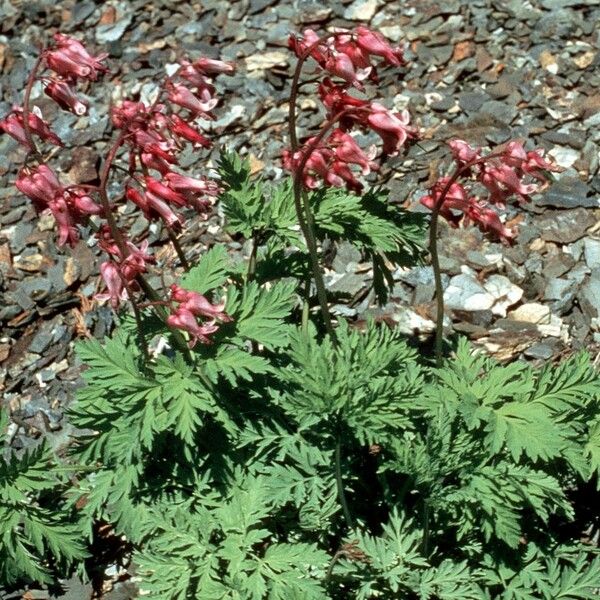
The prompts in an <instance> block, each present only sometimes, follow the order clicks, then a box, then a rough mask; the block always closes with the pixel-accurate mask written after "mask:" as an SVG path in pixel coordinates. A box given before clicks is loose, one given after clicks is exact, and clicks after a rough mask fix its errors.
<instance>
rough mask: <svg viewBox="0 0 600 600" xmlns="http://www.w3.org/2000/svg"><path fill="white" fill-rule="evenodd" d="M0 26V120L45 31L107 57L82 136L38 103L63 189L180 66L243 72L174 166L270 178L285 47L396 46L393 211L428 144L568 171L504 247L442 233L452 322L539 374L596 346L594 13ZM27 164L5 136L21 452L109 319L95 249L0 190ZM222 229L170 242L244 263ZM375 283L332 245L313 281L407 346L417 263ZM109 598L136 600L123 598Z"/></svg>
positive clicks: (75, 7)
mask: <svg viewBox="0 0 600 600" xmlns="http://www.w3.org/2000/svg"><path fill="white" fill-rule="evenodd" d="M0 16H2V19H1V20H0V75H1V78H0V115H3V114H5V113H6V112H7V111H8V110H9V109H10V106H11V104H12V103H13V102H20V101H21V91H22V90H23V88H24V82H25V79H26V77H27V74H28V69H29V68H30V67H31V66H32V64H33V62H34V60H35V56H36V55H35V52H36V51H35V48H36V45H37V44H38V42H39V40H40V39H45V38H48V37H49V36H50V34H51V33H53V32H54V31H57V30H60V31H62V32H64V33H69V34H73V35H75V36H76V37H79V38H80V39H83V40H85V42H86V44H88V45H89V47H90V48H92V49H94V51H102V50H106V51H107V52H109V54H110V68H111V74H110V76H109V78H108V79H109V82H110V86H109V87H108V86H106V85H103V84H97V85H95V86H94V87H91V88H89V90H88V93H89V96H90V103H91V106H92V107H93V108H92V109H91V110H90V114H89V116H88V117H86V118H83V119H77V123H76V119H75V117H74V116H73V115H70V114H67V113H64V112H57V111H55V109H54V107H53V106H52V102H51V101H49V100H47V99H44V98H35V100H34V103H35V104H37V105H39V106H40V107H41V108H42V110H43V112H44V115H45V116H46V117H48V118H49V120H50V121H51V122H52V123H53V124H54V127H55V130H56V131H57V133H58V134H59V135H60V136H61V137H62V138H63V140H64V141H65V142H66V146H67V148H66V149H65V150H64V151H61V153H60V155H59V156H57V161H58V163H59V165H60V170H61V172H62V173H63V174H64V176H65V178H68V179H69V180H70V181H72V182H85V181H93V180H94V179H95V177H96V176H97V166H98V161H99V158H100V157H101V156H102V154H103V151H104V149H105V148H106V144H107V142H108V141H109V140H110V135H111V134H110V128H109V123H108V119H107V109H108V106H109V103H110V102H114V101H117V100H119V99H121V98H125V97H128V96H130V95H131V94H134V93H140V94H141V96H142V98H144V97H148V96H151V94H152V92H153V90H154V89H155V88H154V84H153V83H152V81H153V80H157V79H159V78H160V77H161V76H162V74H163V73H164V68H165V65H168V64H172V63H174V62H175V61H176V60H177V58H179V57H181V56H182V55H184V54H187V55H190V56H192V57H197V56H200V55H205V56H210V57H221V58H224V59H228V60H235V61H236V63H237V64H238V65H239V71H238V73H237V74H236V75H235V76H234V77H231V78H223V79H222V80H220V81H219V84H220V85H221V91H222V96H223V103H222V106H221V107H220V109H219V110H218V115H219V118H218V119H217V120H216V121H215V122H214V123H213V124H212V125H211V129H212V132H211V135H212V137H213V138H215V139H216V140H217V143H216V144H215V149H214V150H213V152H212V154H211V155H210V156H207V155H206V154H201V153H200V154H199V153H197V154H194V155H193V154H189V155H187V156H186V157H185V160H184V164H183V166H184V167H186V168H189V171H190V173H191V174H205V173H207V172H209V171H210V167H212V166H214V165H215V161H216V158H217V156H218V152H219V149H220V148H221V147H222V146H223V145H225V146H228V147H229V148H233V149H236V150H238V151H239V152H240V153H243V154H245V155H248V156H249V158H250V160H251V164H252V167H253V169H254V170H255V171H256V172H262V173H263V174H264V175H265V176H267V177H274V178H276V177H279V176H280V175H281V168H280V160H279V157H280V153H281V150H282V148H283V147H284V144H285V143H286V125H287V117H286V106H287V95H288V93H289V83H290V78H291V72H292V68H293V64H294V59H293V56H292V54H291V53H290V52H289V51H288V50H287V47H286V44H287V36H288V35H289V33H290V32H292V31H298V30H301V29H303V28H304V27H312V28H314V29H317V30H319V29H323V28H326V27H330V26H346V27H348V26H352V25H355V24H358V23H359V22H362V23H369V24H370V25H371V26H372V27H374V28H377V29H379V30H380V31H381V32H382V33H384V34H385V35H386V36H387V37H388V38H389V39H391V40H392V41H394V42H401V41H405V42H406V43H407V44H408V49H407V53H406V57H407V58H408V59H409V66H408V67H407V68H406V69H405V73H404V75H403V77H401V78H398V77H397V74H395V73H392V72H387V73H384V75H383V77H382V78H381V79H382V80H381V83H380V85H379V86H378V89H377V90H375V91H376V93H377V94H378V95H379V96H381V97H382V98H383V101H384V102H385V103H387V104H388V105H389V106H395V107H396V108H398V109H401V108H405V107H406V108H408V109H409V110H410V112H411V114H412V115H413V119H414V121H415V122H416V123H417V124H418V125H419V126H420V127H421V129H422V130H423V131H424V132H425V139H424V140H423V141H422V142H421V143H420V144H419V145H418V146H413V147H412V148H411V150H410V151H409V152H408V154H407V155H406V156H404V157H400V158H397V159H395V161H394V163H393V164H391V165H389V166H388V168H387V169H386V170H384V172H383V176H384V177H385V179H386V180H387V182H388V185H389V187H390V188H391V190H392V194H391V199H392V201H393V202H396V203H398V204H404V205H407V206H413V207H414V208H415V210H419V206H418V198H419V196H420V195H422V194H423V193H424V192H425V189H426V184H427V181H428V180H429V179H430V175H431V166H432V165H438V164H444V163H443V161H444V160H446V161H447V156H448V154H447V150H446V149H445V148H444V147H443V145H441V144H440V143H438V140H443V139H447V138H448V137H449V136H460V137H462V138H464V139H466V140H467V141H469V142H471V143H474V144H480V145H485V144H498V143H503V142H505V141H507V140H508V139H511V138H521V139H526V140H529V143H530V144H531V145H532V146H535V147H543V148H545V149H546V150H547V151H548V152H549V154H550V155H551V156H552V157H553V159H554V160H555V162H557V163H558V164H559V165H560V166H562V167H563V168H564V171H563V172H562V173H560V174H559V181H558V182H557V183H555V184H554V185H553V186H552V188H551V189H549V190H548V191H546V192H545V193H544V194H542V195H541V196H539V197H537V198H535V202H534V203H533V204H530V205H528V206H526V207H525V210H521V209H519V211H518V212H517V211H516V210H513V211H512V212H511V213H510V215H509V218H510V219H511V221H512V222H513V223H515V224H518V225H519V231H520V234H519V237H518V240H517V242H516V243H515V244H514V245H513V246H512V247H507V246H503V245H501V244H497V243H492V242H490V241H489V240H487V239H485V238H484V237H483V236H482V235H481V234H480V233H479V232H478V231H475V230H474V229H465V230H452V231H449V230H448V229H444V230H443V231H442V237H443V242H442V244H441V247H442V252H443V256H442V263H443V269H444V272H445V281H446V283H447V286H448V287H447V291H446V303H447V307H448V309H449V312H448V315H449V317H450V318H449V320H448V324H449V325H450V324H451V325H452V327H453V328H454V329H455V330H456V331H459V332H462V333H463V334H465V335H468V336H469V337H470V338H471V339H472V340H473V341H474V342H475V343H477V344H479V345H480V346H482V347H484V348H485V349H486V350H487V351H488V352H490V353H491V354H493V355H494V356H496V357H498V358H499V359H501V360H508V359H513V358H517V357H524V358H526V359H528V360H532V361H548V360H554V359H558V358H559V357H560V356H562V355H564V354H566V353H569V352H571V351H572V350H574V349H578V348H582V347H588V348H589V349H590V350H591V351H592V352H593V353H596V352H597V350H598V348H600V317H599V315H600V210H599V208H600V174H599V172H598V165H599V144H600V95H599V94H598V89H600V68H599V67H600V52H599V49H600V27H598V25H599V22H600V0H581V1H578V0H531V1H530V2H527V1H523V0H502V1H500V0H497V1H492V0H445V1H444V2H435V1H431V0H407V1H405V2H396V1H392V2H384V1H382V0H355V1H352V0H351V1H349V2H344V1H341V2H334V3H322V2H277V1H275V0H250V1H245V0H242V1H232V2H222V1H218V0H207V1H204V2H201V3H200V2H198V3H187V2H173V1H169V0H150V1H148V0H143V1H142V0H134V1H132V2H118V1H117V2H115V1H109V2H91V1H89V0H87V1H83V2H70V1H65V2H59V3H57V4H55V5H54V6H53V7H50V6H49V4H48V3H45V2H42V1H40V2H31V1H30V2H18V3H17V2H15V3H14V4H11V3H10V2H8V1H7V0H1V1H0ZM107 89H109V90H110V94H111V95H110V97H109V95H108V94H105V91H106V90H107ZM303 92H304V96H303V97H301V99H300V102H301V105H302V108H303V113H302V114H303V119H304V121H303V124H304V126H305V127H306V128H310V127H315V126H317V125H318V124H319V123H320V122H321V116H320V114H319V112H318V110H317V104H316V103H315V102H314V100H313V98H314V90H313V89H312V88H311V86H305V87H304V88H303ZM22 157H23V154H22V151H21V150H20V149H19V148H17V146H16V144H15V143H14V142H13V140H12V139H10V138H8V137H7V136H1V137H0V177H1V178H2V182H3V186H2V188H1V189H0V199H1V209H0V293H1V294H2V298H1V302H0V391H1V392H2V395H3V398H4V402H5V404H6V406H7V407H8V409H9V410H10V411H11V415H12V424H11V429H10V433H11V443H12V445H13V446H14V447H15V448H23V447H28V446H30V445H32V444H35V443H36V439H37V438H39V437H41V436H44V435H45V436H47V437H48V438H49V439H50V440H51V442H52V443H53V444H54V446H55V447H59V446H62V445H63V444H65V443H66V442H67V441H68V439H69V435H70V433H71V431H70V429H69V425H68V423H66V422H65V419H64V418H63V411H64V409H65V407H66V406H67V405H68V403H69V402H70V400H71V399H72V397H73V393H74V390H75V389H76V387H77V386H78V385H79V382H80V379H79V372H80V368H79V366H78V364H77V362H76V360H75V358H74V356H73V342H74V341H75V340H77V339H78V338H81V337H82V336H86V335H93V336H96V337H102V336H103V335H104V334H106V333H107V332H109V331H110V329H111V326H112V323H113V317H112V314H111V311H110V309H109V308H107V307H105V306H99V305H97V304H96V303H95V302H94V301H93V300H92V297H93V295H94V293H95V292H96V291H97V289H98V268H97V266H98V260H97V257H98V255H99V252H98V249H97V248H96V246H95V245H94V243H93V241H92V240H91V239H90V241H89V243H88V240H87V239H86V236H85V235H84V236H83V240H82V241H81V242H80V243H79V244H78V246H77V247H76V248H75V249H74V251H72V252H71V251H69V250H68V249H57V247H56V245H55V234H54V227H53V222H52V219H50V218H46V217H42V218H39V217H37V216H36V215H35V213H34V211H33V208H32V207H31V205H30V203H29V201H28V200H26V199H25V198H23V197H22V196H21V195H19V194H18V193H17V192H16V191H15V189H14V187H13V186H12V182H13V181H14V179H15V174H16V168H17V166H18V165H20V163H21V161H22ZM114 191H115V192H118V191H119V190H118V188H116V189H115V190H114ZM124 218H126V219H127V218H128V219H129V221H130V225H131V229H130V231H131V232H132V234H134V235H135V234H137V235H142V234H144V235H147V236H148V240H149V242H150V244H151V246H153V247H154V249H155V251H158V253H159V255H160V256H162V257H163V258H164V259H165V260H169V259H170V258H172V257H171V254H170V250H169V249H168V248H167V247H162V246H164V238H165V236H164V232H161V231H160V230H159V229H156V228H154V227H151V228H149V229H148V226H147V223H146V222H145V220H144V219H143V218H141V217H137V215H136V214H133V212H130V214H129V215H125V216H124ZM218 223H219V217H218V215H215V216H214V217H213V218H212V219H211V220H210V221H209V222H208V223H196V222H193V223H191V224H190V227H189V231H188V233H187V234H186V236H185V238H184V243H185V247H186V249H187V251H188V252H189V253H190V255H192V256H194V255H198V254H199V253H201V252H202V250H203V248H205V247H206V246H207V245H208V244H212V243H214V242H215V241H218V242H222V243H226V244H228V245H229V248H230V249H231V252H244V250H245V248H244V247H243V246H242V245H241V244H240V243H239V242H238V241H233V240H231V239H228V238H226V237H223V234H222V233H220V232H219V231H218V227H217V225H218ZM370 277H371V275H370V273H369V270H368V268H365V265H362V264H361V257H360V255H359V254H357V253H356V251H355V250H354V249H352V248H351V247H345V246H342V247H341V248H339V250H338V253H337V255H336V256H335V258H334V259H333V261H332V263H331V266H330V269H329V272H328V274H327V279H328V284H329V286H330V288H331V290H332V291H335V292H337V293H338V294H339V296H340V298H342V302H341V303H340V304H339V305H337V306H336V310H337V311H338V312H339V313H342V314H344V315H346V316H349V317H355V318H357V319H358V318H362V317H364V315H365V314H366V313H367V312H371V313H376V314H379V315H385V316H386V318H387V319H391V320H393V321H395V322H397V323H398V327H400V328H402V329H403V330H404V331H406V332H407V333H409V334H412V333H415V332H416V331H419V332H421V333H425V334H426V333H427V332H430V331H432V329H433V322H432V315H433V314H434V305H433V302H432V300H433V292H434V289H433V278H432V273H431V270H430V269H429V268H428V267H418V268H414V269H412V270H399V271H398V272H397V273H396V276H395V279H396V287H395V289H394V293H393V294H392V298H391V300H390V302H389V303H388V305H386V306H384V307H381V308H374V307H373V297H372V295H371V294H370V293H369V291H368V290H369V285H370ZM110 575H111V576H115V573H114V572H113V573H110ZM31 593H33V592H31ZM44 594H46V593H45V592H43V591H40V592H39V595H30V596H27V598H30V599H33V598H46V597H48V596H47V594H46V595H44ZM86 594H89V590H88V588H86V587H85V586H83V587H82V585H81V584H80V583H78V582H77V581H75V580H73V581H71V582H69V585H67V593H66V595H63V596H60V597H62V598H70V599H75V598H85V597H86ZM14 597H15V598H16V597H21V596H20V595H17V596H14ZM105 597H106V598H110V599H112V600H116V599H117V598H119V599H125V598H128V597H130V593H129V591H128V589H127V587H126V586H123V584H118V585H116V586H115V588H114V590H113V591H112V592H110V593H108V594H107V595H106V596H105Z"/></svg>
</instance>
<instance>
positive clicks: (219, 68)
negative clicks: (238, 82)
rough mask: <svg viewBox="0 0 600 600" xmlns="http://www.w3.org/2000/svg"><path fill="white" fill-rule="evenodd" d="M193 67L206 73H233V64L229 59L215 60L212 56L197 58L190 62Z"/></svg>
mask: <svg viewBox="0 0 600 600" xmlns="http://www.w3.org/2000/svg"><path fill="white" fill-rule="evenodd" d="M192 65H193V67H194V68H195V69H197V70H198V71H200V72H201V73H205V74H207V75H220V74H224V75H233V73H235V64H234V63H233V62H230V61H223V60H216V59H214V58H198V59H196V60H195V61H194V62H193V63H192Z"/></svg>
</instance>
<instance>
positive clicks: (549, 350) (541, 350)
mask: <svg viewBox="0 0 600 600" xmlns="http://www.w3.org/2000/svg"><path fill="white" fill-rule="evenodd" d="M524 354H525V356H528V357H529V358H539V359H542V360H548V359H549V358H552V356H553V354H554V348H553V346H552V345H551V344H550V343H546V342H537V343H535V344H533V346H530V347H529V348H527V350H525V352H524Z"/></svg>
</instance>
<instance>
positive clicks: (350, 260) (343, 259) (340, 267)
mask: <svg viewBox="0 0 600 600" xmlns="http://www.w3.org/2000/svg"><path fill="white" fill-rule="evenodd" d="M360 259H361V254H360V250H359V249H358V248H357V247H356V246H353V245H352V244H349V243H348V242H342V243H341V244H339V246H338V247H337V249H336V253H335V258H334V259H333V263H332V267H333V268H334V270H335V271H337V272H338V273H345V272H346V271H354V270H355V268H356V264H357V263H358V262H360Z"/></svg>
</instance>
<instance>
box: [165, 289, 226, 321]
mask: <svg viewBox="0 0 600 600" xmlns="http://www.w3.org/2000/svg"><path fill="white" fill-rule="evenodd" d="M171 299H172V300H174V301H175V302H178V303H180V306H183V307H185V308H186V309H187V310H189V311H190V312H191V313H192V314H194V315H195V316H197V317H208V318H210V319H217V320H219V321H221V322H223V323H228V322H229V321H231V320H232V319H231V317H230V316H229V315H227V314H225V313H224V312H223V309H224V308H225V303H224V302H223V303H221V304H211V303H210V301H209V300H208V299H207V298H206V297H205V296H203V295H202V294H199V293H198V292H193V291H191V290H186V289H184V288H182V287H180V286H178V285H177V284H175V283H174V284H172V285H171Z"/></svg>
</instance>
